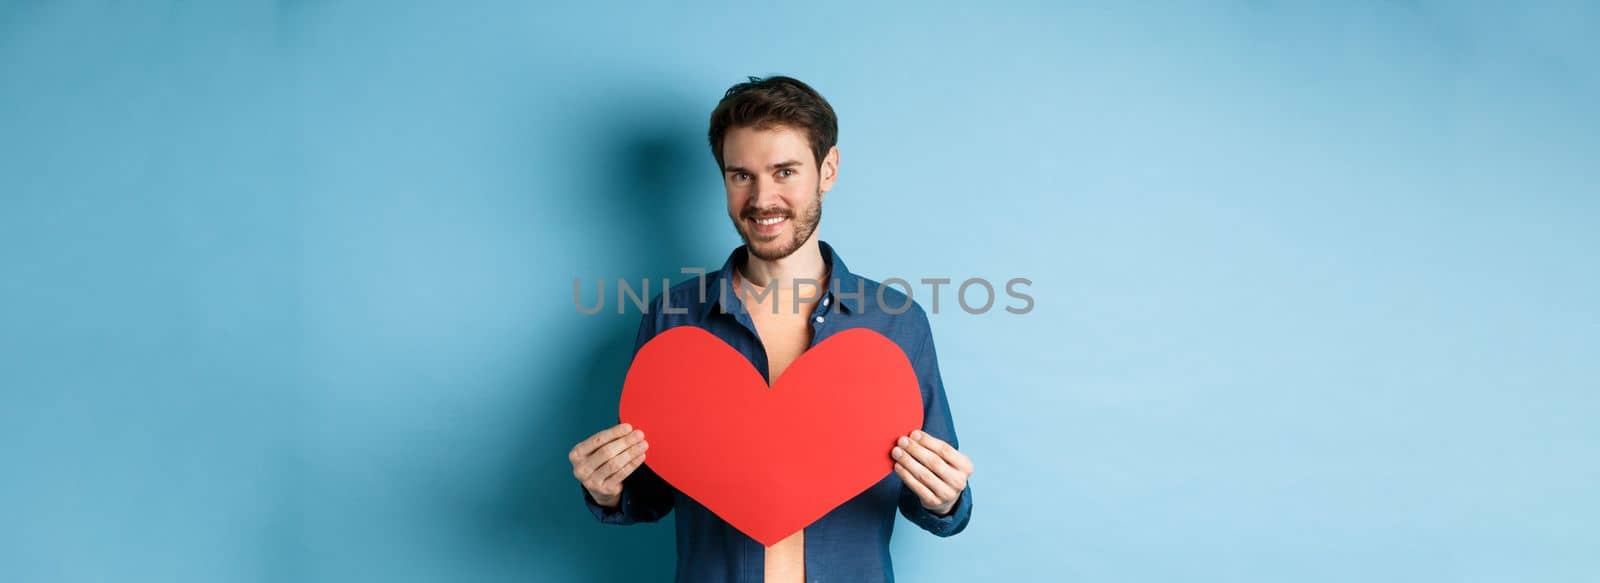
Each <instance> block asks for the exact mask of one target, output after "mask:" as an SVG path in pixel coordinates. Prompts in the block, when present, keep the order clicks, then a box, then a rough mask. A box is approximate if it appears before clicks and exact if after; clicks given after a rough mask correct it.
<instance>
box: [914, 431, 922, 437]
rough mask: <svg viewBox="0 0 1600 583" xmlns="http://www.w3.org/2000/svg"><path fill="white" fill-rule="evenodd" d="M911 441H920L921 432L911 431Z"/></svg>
mask: <svg viewBox="0 0 1600 583" xmlns="http://www.w3.org/2000/svg"><path fill="white" fill-rule="evenodd" d="M911 439H922V432H921V431H913V432H911Z"/></svg>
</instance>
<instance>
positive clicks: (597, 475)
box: [584, 439, 650, 489]
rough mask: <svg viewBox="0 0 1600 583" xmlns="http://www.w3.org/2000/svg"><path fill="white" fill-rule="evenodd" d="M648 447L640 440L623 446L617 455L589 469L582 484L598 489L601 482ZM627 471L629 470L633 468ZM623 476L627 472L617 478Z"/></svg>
mask: <svg viewBox="0 0 1600 583" xmlns="http://www.w3.org/2000/svg"><path fill="white" fill-rule="evenodd" d="M622 441H623V440H621V439H619V440H616V441H613V442H611V443H613V444H615V443H620V442H622ZM608 447H609V446H608ZM649 447H650V444H649V443H647V442H644V441H640V442H638V443H635V444H632V445H630V446H628V447H626V448H624V449H623V450H622V451H620V452H618V453H617V455H614V456H611V457H609V458H606V459H605V460H603V461H601V463H600V464H599V465H597V466H595V468H594V469H593V470H591V471H590V472H589V474H588V475H587V476H585V478H584V484H585V485H587V486H593V487H594V488H596V489H598V488H599V487H600V485H601V484H603V483H605V481H606V480H609V479H611V477H612V476H614V475H615V474H616V473H617V472H619V471H621V470H622V469H623V468H625V467H627V465H628V464H629V463H630V462H632V461H633V460H634V459H635V458H638V457H639V456H641V455H644V450H645V449H646V448H649ZM628 471H630V472H631V471H633V470H628ZM625 477H627V474H623V475H622V476H620V477H618V478H617V480H618V481H621V480H622V478H625Z"/></svg>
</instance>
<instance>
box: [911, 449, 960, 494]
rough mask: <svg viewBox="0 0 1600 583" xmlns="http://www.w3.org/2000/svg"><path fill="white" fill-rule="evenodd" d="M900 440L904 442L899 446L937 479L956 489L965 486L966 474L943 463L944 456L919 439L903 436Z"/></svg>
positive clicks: (958, 489)
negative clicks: (925, 445)
mask: <svg viewBox="0 0 1600 583" xmlns="http://www.w3.org/2000/svg"><path fill="white" fill-rule="evenodd" d="M900 440H901V441H903V442H904V443H903V444H901V446H900V447H901V448H903V449H905V450H906V451H907V452H909V453H910V454H911V457H914V458H916V459H917V461H918V462H921V463H922V465H923V467H926V468H928V470H930V471H932V472H933V473H934V475H936V476H938V477H939V479H940V480H942V481H943V482H944V483H945V484H947V485H949V486H950V487H951V488H954V489H956V490H957V491H960V490H961V489H963V488H966V487H967V476H966V474H963V473H961V471H960V470H957V469H955V468H953V467H950V464H947V463H945V461H944V458H941V457H939V454H937V453H934V452H933V450H931V449H928V448H926V447H923V445H922V443H921V442H919V441H916V440H913V439H908V438H904V437H902V438H900Z"/></svg>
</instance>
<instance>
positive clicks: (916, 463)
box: [890, 444, 957, 501]
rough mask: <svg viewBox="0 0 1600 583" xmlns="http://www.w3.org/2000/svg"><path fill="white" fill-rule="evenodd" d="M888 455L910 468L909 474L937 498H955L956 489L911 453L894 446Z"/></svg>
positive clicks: (942, 499)
mask: <svg viewBox="0 0 1600 583" xmlns="http://www.w3.org/2000/svg"><path fill="white" fill-rule="evenodd" d="M913 445H915V444H913ZM890 455H893V456H895V460H897V461H899V462H900V464H901V465H903V466H905V467H906V469H907V470H910V471H911V475H913V476H916V477H917V480H918V481H920V482H922V485H924V486H927V487H928V490H929V491H931V492H933V495H934V496H937V497H938V498H939V500H941V501H944V500H954V499H955V497H956V492H957V491H956V490H953V489H951V487H950V485H949V484H946V483H945V481H944V479H943V478H940V477H939V475H938V474H935V473H933V470H930V469H928V466H926V465H923V463H922V461H921V460H920V459H918V458H917V457H916V456H914V455H911V453H909V452H907V451H906V450H905V449H904V448H900V447H896V448H894V451H893V452H891V453H890ZM930 455H931V454H930Z"/></svg>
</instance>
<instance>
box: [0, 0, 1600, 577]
mask: <svg viewBox="0 0 1600 583" xmlns="http://www.w3.org/2000/svg"><path fill="white" fill-rule="evenodd" d="M137 4H142V5H136V3H127V2H106V3H82V2H31V1H12V0H8V1H3V2H0V197H3V198H0V276H3V277H0V390H3V393H0V396H3V402H0V404H3V406H0V460H3V461H4V469H3V473H0V521H3V524H4V526H3V527H0V580H5V581H72V582H76V581H107V580H115V581H140V582H142V581H245V582H252V581H274V582H275V581H624V580H633V579H635V578H639V579H644V580H649V579H655V578H664V577H666V574H667V573H668V572H669V569H670V567H671V562H672V549H671V545H672V538H671V536H672V535H671V528H670V526H669V525H666V524H661V525H653V526H644V527H630V528H609V527H603V526H601V525H598V524H595V523H594V522H593V519H592V518H590V517H589V516H588V514H587V512H586V511H585V510H584V508H583V506H582V504H581V502H580V500H579V498H578V496H577V494H576V492H575V489H574V484H575V482H574V481H573V480H572V478H571V475H570V471H571V469H570V467H569V466H568V464H567V462H566V460H565V459H564V454H565V452H566V450H567V448H569V447H570V446H571V444H572V443H574V442H575V441H576V440H578V439H579V438H581V437H583V436H585V435H587V434H588V433H590V432H592V431H594V430H596V429H599V428H601V427H603V426H605V425H606V424H607V422H608V421H609V420H610V419H611V418H613V417H612V415H613V411H614V409H613V408H612V407H613V406H614V404H615V398H616V395H617V392H618V385H619V384H620V382H621V379H622V375H623V373H624V366H625V364H626V362H627V358H628V350H629V348H630V347H631V343H632V341H633V331H634V328H635V327H636V325H637V321H638V320H637V318H638V316H637V314H636V313H635V312H633V311H632V310H631V309H630V311H629V313H627V314H624V315H617V314H616V313H615V312H614V311H609V310H608V312H607V313H606V314H605V315H597V316H583V315H580V314H579V313H578V312H577V310H576V309H575V308H574V306H573V301H572V282H573V279H574V278H579V277H581V278H585V280H586V281H592V280H594V279H596V278H610V279H615V278H617V277H632V278H638V277H643V276H655V277H659V276H663V275H673V274H675V273H676V270H677V268H678V267H680V266H707V267H716V266H718V265H720V264H721V261H722V260H723V258H724V257H725V254H726V253H727V251H728V250H729V249H730V248H731V247H732V246H734V245H735V244H736V243H737V237H736V235H735V234H734V232H733V230H732V228H731V227H730V226H729V225H728V223H727V219H726V216H725V214H724V208H723V192H722V190H721V185H720V182H719V180H718V177H717V174H716V171H715V166H714V163H713V161H712V159H711V156H710V153H709V151H708V149H707V147H706V145H705V143H704V138H703V135H704V131H705V125H706V118H707V115H708V113H709V111H710V109H711V107H712V106H713V105H714V104H715V101H716V100H717V98H719V97H720V95H721V92H722V91H723V90H724V89H725V88H726V87H727V86H728V85H730V84H732V83H734V82H737V81H739V80H741V79H742V78H743V76H744V75H765V74H773V73H786V74H791V75H795V76H797V77H799V78H801V79H804V80H806V81H807V82H810V83H812V84H813V85H815V86H816V87H817V88H818V89H819V90H820V91H822V93H823V94H824V95H826V96H827V97H828V98H829V99H830V100H831V101H832V103H833V104H834V106H835V108H836V109H837V110H838V112H839V116H840V124H841V134H840V135H841V137H840V149H841V153H842V163H841V168H840V179H839V183H838V187H837V188H836V189H835V190H834V191H833V192H832V193H830V195H829V197H828V199H827V204H826V207H825V212H824V220H823V226H822V234H823V237H824V238H825V239H826V240H828V241H830V242H832V243H834V244H835V245H837V247H838V248H839V250H840V252H841V253H842V254H843V256H844V258H845V259H846V260H847V261H848V262H849V265H850V267H852V268H853V269H854V270H856V271H858V272H861V273H863V274H865V275H867V276H870V277H875V278H878V279H883V278H886V277H890V276H901V277H906V278H908V279H915V278H921V277H951V278H954V279H956V280H957V281H960V280H962V279H965V278H968V277H986V278H990V279H994V280H999V281H1003V280H1005V279H1008V278H1011V277H1028V278H1030V279H1032V280H1033V281H1034V282H1035V283H1034V285H1033V287H1032V288H1030V291H1031V292H1032V294H1033V295H1034V296H1035V298H1036V300H1037V306H1036V309H1035V310H1034V311H1033V312H1032V313H1031V314H1028V315H1025V316H1017V315H1012V314H1008V313H1005V312H1004V311H1002V310H999V309H996V310H994V311H992V312H990V313H988V314H986V315H984V316H971V315H968V314H965V313H963V312H960V311H959V310H954V309H951V305H950V304H948V303H946V304H945V305H944V306H943V309H942V310H941V314H940V315H938V316H935V317H934V319H933V325H934V332H935V337H936V339H937V342H938V345H939V349H940V356H941V360H942V364H943V371H944V379H945V382H946V384H947V386H948V388H949V391H950V401H951V403H952V406H953V408H954V412H955V420H956V424H957V427H958V428H959V430H960V433H961V437H962V444H963V449H964V450H965V451H966V452H967V453H969V454H970V455H971V456H972V457H973V458H974V460H975V461H976V462H977V466H978V471H977V474H976V475H975V476H974V479H973V483H974V489H975V493H976V495H977V498H976V506H975V513H974V518H973V522H972V524H971V527H970V528H969V529H968V530H967V531H966V532H965V533H963V534H961V535H959V536H957V537H955V538H952V539H936V538H934V537H931V536H928V535H926V534H925V533H922V532H920V531H917V530H915V529H914V528H910V525H909V524H908V523H905V522H904V521H902V522H901V524H900V529H901V531H900V536H898V537H896V538H895V542H894V549H893V550H894V556H895V558H896V565H897V567H898V572H899V574H900V575H901V577H902V579H904V580H907V581H971V580H977V579H978V577H979V576H980V575H983V576H985V577H986V580H1051V581H1056V580H1066V581H1174V580H1193V581H1262V582H1267V581H1273V582H1276V581H1287V580H1292V581H1417V580H1426V581H1580V580H1583V581H1596V580H1600V554H1596V553H1595V550H1596V549H1597V548H1600V496H1597V494H1596V491H1597V486H1600V464H1597V462H1596V460H1600V426H1597V422H1596V421H1597V419H1600V396H1597V395H1600V393H1597V389H1600V386H1597V381H1596V378H1597V373H1600V355H1597V352H1600V351H1597V350H1596V347H1597V345H1600V344H1597V343H1600V319H1597V310H1596V300H1595V298H1597V297H1600V269H1597V267H1596V265H1597V262H1596V261H1595V254H1596V251H1597V250H1600V245H1597V244H1600V234H1597V229H1596V226H1597V225H1600V212H1597V210H1600V202H1597V196H1596V194H1597V192H1596V188H1595V186H1594V185H1595V184H1596V181H1597V179H1600V171H1597V168H1600V165H1597V164H1596V163H1595V160H1596V157H1597V156H1596V155H1597V153H1600V148H1597V146H1600V121H1597V120H1600V117H1597V116H1596V114H1595V111H1596V110H1595V104H1596V103H1600V79H1597V72H1600V46H1597V44H1600V43H1597V42H1596V41H1595V40H1594V38H1595V37H1594V35H1593V31H1594V26H1595V24H1596V23H1597V22H1600V9H1597V8H1596V7H1595V5H1594V4H1586V3H1553V2H1545V3H1537V5H1528V6H1522V7H1516V8H1512V7H1508V6H1492V5H1487V4H1480V3H1471V2H1384V3H1321V4H1322V5H1321V6H1316V5H1304V4H1300V3H1278V2H1213V3H1205V4H1191V3H1171V4H1167V3H1163V4H1161V5H1157V6H1147V7H1137V8H1135V7H1123V6H1119V5H1118V3H1100V4H1088V5H1074V6H1057V5H1055V4H1054V3H1037V4H1011V5H998V4H992V5H991V4H983V5H980V4H978V3H963V4H949V5H944V6H931V5H924V4H911V3H890V4H882V5H877V6H866V5H863V4H860V3H854V2H849V3H830V2H811V3H796V4H790V5H783V6H776V5H774V6H767V7H752V6H749V5H748V4H747V3H726V4H714V3H709V2H694V3H688V4H686V3H678V2H674V3H669V2H655V3H643V4H637V5H620V4H619V5H604V4H593V5H591V6H588V7H583V8H578V7H551V6H546V5H544V3H534V2H528V3H512V2H482V3H444V2H440V3H435V4H432V5H428V4H423V3H417V2H319V1H287V0H285V1H281V2H276V3H273V2H251V3H233V4H231V5H227V6H222V5H216V3H188V2H149V3H137ZM469 4H470V5H469ZM917 291H918V292H919V293H925V292H927V291H928V288H927V287H926V286H918V288H917ZM945 293H948V290H946V292H945ZM919 299H921V300H923V301H924V302H927V301H928V298H927V297H926V296H925V295H919ZM949 300H950V297H949V296H948V295H946V296H944V301H945V302H949ZM1005 304H1006V300H1005V298H1003V297H1002V299H1001V305H1005ZM925 305H926V304H925ZM608 307H610V308H614V307H615V304H609V305H608ZM987 578H992V579H987Z"/></svg>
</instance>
